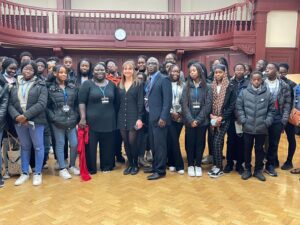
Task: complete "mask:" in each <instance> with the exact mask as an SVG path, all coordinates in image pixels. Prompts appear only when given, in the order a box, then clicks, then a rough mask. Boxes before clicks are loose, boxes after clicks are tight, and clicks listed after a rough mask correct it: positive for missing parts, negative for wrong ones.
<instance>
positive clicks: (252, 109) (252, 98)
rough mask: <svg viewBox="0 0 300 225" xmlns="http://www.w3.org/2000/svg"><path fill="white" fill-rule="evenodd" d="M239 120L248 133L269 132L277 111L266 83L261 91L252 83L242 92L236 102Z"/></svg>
mask: <svg viewBox="0 0 300 225" xmlns="http://www.w3.org/2000/svg"><path fill="white" fill-rule="evenodd" d="M236 109H237V116H238V121H239V122H240V123H241V124H242V125H243V131H244V132H245V133H248V134H267V132H268V127H269V126H271V124H272V122H273V117H274V113H275V108H274V101H273V99H272V95H271V93H270V91H269V89H268V88H267V86H266V85H265V84H263V85H262V87H261V89H260V90H259V91H255V90H253V88H252V86H251V84H249V85H248V87H247V88H246V89H244V90H242V92H241V93H240V95H239V97H238V99H237V102H236Z"/></svg>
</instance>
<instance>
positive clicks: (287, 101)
mask: <svg viewBox="0 0 300 225" xmlns="http://www.w3.org/2000/svg"><path fill="white" fill-rule="evenodd" d="M279 90H280V91H279V93H278V95H277V100H278V105H279V111H280V113H281V114H282V119H281V123H282V124H283V125H284V126H285V125H286V124H287V122H288V120H289V116H290V113H291V109H292V97H291V91H290V86H289V85H288V84H287V83H285V82H284V81H283V80H281V79H280V80H279Z"/></svg>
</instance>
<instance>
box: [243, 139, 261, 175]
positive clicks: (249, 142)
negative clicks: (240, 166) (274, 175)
mask: <svg viewBox="0 0 300 225" xmlns="http://www.w3.org/2000/svg"><path fill="white" fill-rule="evenodd" d="M243 136H244V149H245V168H246V169H247V170H250V169H251V159H252V148H253V145H254V141H255V146H254V149H255V169H254V170H255V171H259V170H262V169H263V167H264V157H265V152H264V143H265V138H266V135H265V134H247V133H244V134H243Z"/></svg>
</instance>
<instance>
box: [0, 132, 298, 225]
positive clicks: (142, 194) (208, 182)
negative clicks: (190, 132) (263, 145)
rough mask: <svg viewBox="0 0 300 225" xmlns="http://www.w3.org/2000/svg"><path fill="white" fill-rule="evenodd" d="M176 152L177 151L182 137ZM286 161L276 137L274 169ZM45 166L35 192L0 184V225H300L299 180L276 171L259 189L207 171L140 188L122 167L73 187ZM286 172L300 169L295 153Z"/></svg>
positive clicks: (142, 182) (141, 179)
mask: <svg viewBox="0 0 300 225" xmlns="http://www.w3.org/2000/svg"><path fill="white" fill-rule="evenodd" d="M182 136H183V135H182ZM297 142H298V146H299V143H300V138H299V137H297ZM181 145H182V150H183V152H184V145H183V138H181ZM184 155H185V154H184ZM286 155H287V143H286V138H285V135H283V136H282V140H281V143H280V151H279V156H280V162H281V163H283V162H284V159H285V158H286ZM51 158H53V156H51ZM49 164H50V168H49V169H48V170H45V172H44V175H43V178H44V179H43V185H42V186H40V187H33V186H32V180H30V182H27V183H26V184H24V185H23V186H20V187H15V186H13V183H14V181H15V178H11V179H9V180H7V181H6V182H5V187H4V188H1V189H0V225H11V224H12V225H44V224H45V225H46V224H47V225H48V224H50V225H52V224H53V225H69V224H70V225H82V224H103V225H111V224H122V225H124V224H130V225H131V224H145V225H148V224H163V225H168V224H175V225H177V224H178V225H182V224H209V225H213V224H236V225H244V224H259V225H262V224H272V225H273V224H274V225H276V224H291V225H296V224H300V181H299V177H300V176H297V175H292V174H290V173H289V172H286V171H282V170H280V169H278V170H277V171H278V173H279V177H277V178H273V177H269V176H266V177H267V181H266V182H264V183H263V182H259V181H258V180H256V179H255V178H251V179H249V180H248V181H243V180H241V178H240V176H239V175H238V174H237V173H236V172H232V173H230V174H226V175H224V176H223V177H221V178H219V179H211V178H209V177H208V176H207V173H206V172H207V171H208V169H209V166H204V167H203V170H204V171H203V172H204V175H203V177H201V178H191V177H188V176H187V174H185V175H183V176H180V175H178V174H176V173H170V172H168V173H167V177H166V178H165V179H161V180H158V181H147V180H146V174H144V173H143V172H140V173H139V174H138V175H136V176H131V175H128V176H124V175H123V174H122V172H123V168H124V165H117V168H116V169H115V170H114V171H113V172H111V173H109V174H103V173H101V172H99V173H98V174H96V175H94V176H93V179H92V180H91V181H90V182H81V181H80V178H79V177H73V179H71V180H68V181H64V180H62V178H60V177H58V172H57V171H54V169H53V165H54V160H53V159H52V160H50V163H49ZM294 166H298V167H300V152H299V151H296V155H295V158H294Z"/></svg>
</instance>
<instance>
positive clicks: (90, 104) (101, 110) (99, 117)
mask: <svg viewBox="0 0 300 225" xmlns="http://www.w3.org/2000/svg"><path fill="white" fill-rule="evenodd" d="M104 93H105V97H107V98H108V99H109V102H108V103H106V104H103V103H102V101H101V99H102V98H103V97H104V95H103V93H102V91H101V90H100V88H99V86H97V85H96V84H95V83H94V81H92V80H87V81H85V82H84V83H83V84H82V85H81V87H80V90H79V97H78V98H79V104H85V105H86V120H87V124H88V125H89V126H90V129H91V130H93V131H96V132H112V131H114V130H116V114H117V110H118V106H119V97H118V90H117V87H116V86H115V85H114V84H113V83H112V82H109V83H108V84H107V85H106V88H105V90H104Z"/></svg>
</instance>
